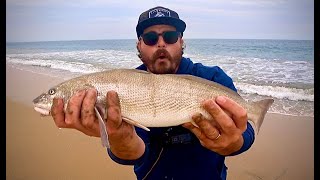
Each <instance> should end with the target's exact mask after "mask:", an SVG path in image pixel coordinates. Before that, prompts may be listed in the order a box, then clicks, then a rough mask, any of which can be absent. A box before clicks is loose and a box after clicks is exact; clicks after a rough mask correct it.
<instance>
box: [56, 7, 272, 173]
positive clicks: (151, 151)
mask: <svg viewBox="0 0 320 180" xmlns="http://www.w3.org/2000/svg"><path fill="white" fill-rule="evenodd" d="M185 28H186V24H185V22H184V21H182V20H181V19H180V18H179V16H178V14H177V13H176V12H175V11H172V10H170V9H168V8H164V7H154V8H152V9H149V10H147V11H145V12H143V13H142V14H141V15H140V17H139V20H138V24H137V26H136V32H137V37H138V41H137V50H138V56H139V58H140V59H141V61H142V62H143V64H142V65H141V66H139V67H138V68H137V69H139V70H144V71H148V72H151V73H154V74H189V75H193V76H198V77H201V78H204V79H207V80H210V81H214V82H217V83H219V84H221V85H223V86H225V87H228V88H229V89H231V90H233V91H235V92H236V88H235V87H234V84H233V81H232V79H231V78H230V77H229V76H228V75H226V74H225V72H224V71H223V70H222V69H220V68H219V67H217V66H213V67H209V66H204V65H202V64H200V63H193V62H192V61H191V60H190V59H189V58H185V57H182V55H183V50H184V48H185V44H184V40H183V38H182V37H183V32H184V31H185ZM151 83H152V82H151ZM97 94H98V92H97V90H96V89H95V88H90V89H89V90H82V91H79V92H77V93H76V94H75V95H73V96H72V97H71V98H70V100H69V101H68V104H67V108H66V110H64V102H63V100H62V99H61V98H55V99H54V103H53V106H52V109H51V115H52V117H53V119H54V122H55V123H56V125H57V126H58V127H59V128H73V129H77V130H79V131H81V132H83V133H84V134H86V135H89V136H96V137H100V136H102V135H101V131H100V130H101V129H100V128H101V127H100V128H99V120H98V118H97V116H96V111H95V110H96V109H95V106H96V102H97ZM141 99H143V97H141ZM169 100H170V99H169ZM105 101H106V109H105V113H104V112H103V110H101V109H100V110H99V111H100V112H101V114H102V118H104V121H105V123H106V127H105V128H106V131H107V138H108V140H109V148H108V149H107V152H108V154H109V156H110V158H111V159H112V160H114V161H115V162H117V163H120V164H125V165H134V171H135V174H136V176H137V179H226V177H227V167H226V166H225V163H224V162H225V157H226V156H233V155H238V154H240V153H243V152H245V151H247V150H248V149H249V148H250V147H251V145H252V144H253V142H254V139H255V132H254V130H253V128H252V126H251V124H250V123H249V122H248V113H247V110H246V109H245V108H244V107H243V106H242V105H240V104H239V103H237V102H236V101H234V100H233V99H231V98H228V97H226V96H217V97H215V98H211V99H206V100H204V101H202V103H201V106H202V108H203V109H204V110H206V111H207V112H208V114H209V115H210V116H211V117H212V119H213V120H208V118H207V117H205V116H204V115H203V114H202V113H194V114H193V115H192V120H193V122H186V123H183V124H182V125H178V126H170V127H151V128H150V131H146V130H144V129H142V128H140V127H137V126H135V123H134V121H132V123H130V119H129V121H127V120H124V118H123V116H122V112H121V111H122V109H121V108H120V105H121V102H120V100H119V97H118V93H117V92H115V91H109V92H108V93H107V95H106V98H105ZM272 102H273V101H272ZM272 102H268V105H267V107H266V110H267V109H268V108H269V106H270V105H271V103H272ZM266 110H265V112H266ZM265 112H264V114H265ZM264 114H263V116H264ZM173 116H174V115H173ZM164 119H165V118H164ZM261 123H262V120H261V122H260V125H259V127H260V126H261Z"/></svg>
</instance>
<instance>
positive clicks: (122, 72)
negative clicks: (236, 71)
mask: <svg viewBox="0 0 320 180" xmlns="http://www.w3.org/2000/svg"><path fill="white" fill-rule="evenodd" d="M88 88H96V89H97V91H98V97H97V102H96V107H102V108H101V109H104V108H103V107H105V105H106V102H105V98H106V94H107V92H108V91H110V90H114V91H116V92H117V93H118V95H119V99H120V106H121V113H122V117H123V119H124V120H125V121H127V122H129V123H131V124H134V125H136V126H138V127H141V128H144V129H146V130H149V129H148V128H147V127H166V126H176V125H180V124H183V123H185V122H192V118H191V117H192V115H193V114H195V113H201V114H202V115H203V116H204V117H206V118H208V119H210V120H212V117H211V116H210V114H209V113H208V112H206V111H205V110H204V109H203V108H202V107H201V106H200V103H201V102H202V101H203V100H205V99H210V98H215V97H217V96H220V95H223V96H227V97H229V98H231V99H233V100H234V101H235V102H237V103H238V104H240V105H242V106H243V107H244V108H245V109H246V110H247V112H248V119H249V120H250V121H252V122H253V124H254V125H255V127H256V129H257V132H258V131H259V129H260V127H261V124H262V122H263V119H264V116H265V114H266V112H267V111H268V109H269V107H270V106H271V104H272V103H273V101H274V100H273V99H264V100H261V101H257V102H248V101H246V100H244V99H243V98H242V97H241V96H240V95H238V94H237V93H236V92H234V91H232V90H231V89H229V88H226V87H224V86H222V85H220V84H218V83H214V82H212V81H208V80H206V79H202V78H199V77H195V76H191V75H173V74H162V75H160V74H152V73H148V72H145V71H140V70H135V69H115V70H109V71H103V72H98V73H91V74H85V75H82V76H79V77H76V78H73V79H70V80H67V81H65V82H62V83H60V84H58V85H56V86H54V87H52V88H51V89H49V90H48V91H47V92H45V93H43V94H41V95H40V96H38V97H37V98H35V99H34V100H33V103H34V108H35V110H36V111H37V112H39V113H41V114H42V115H50V109H51V106H52V102H53V98H55V97H59V98H63V99H64V102H65V105H64V108H65V109H66V107H67V103H68V101H69V99H70V97H71V96H72V95H73V94H75V93H76V92H77V91H79V90H83V89H88ZM95 110H96V114H97V117H98V119H99V125H100V132H101V140H102V145H103V146H107V147H108V136H107V133H106V128H105V124H104V121H103V120H102V118H101V116H100V114H99V112H98V110H97V108H96V109H95Z"/></svg>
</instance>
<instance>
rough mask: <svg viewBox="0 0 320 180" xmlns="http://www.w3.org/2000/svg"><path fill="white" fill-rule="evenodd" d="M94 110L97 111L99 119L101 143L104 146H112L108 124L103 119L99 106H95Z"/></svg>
mask: <svg viewBox="0 0 320 180" xmlns="http://www.w3.org/2000/svg"><path fill="white" fill-rule="evenodd" d="M94 110H95V112H96V115H97V117H98V121H99V127H100V136H101V144H102V146H103V147H107V148H110V144H109V138H108V133H107V128H106V124H105V122H104V121H103V119H102V117H101V115H100V113H99V111H98V109H97V107H95V108H94Z"/></svg>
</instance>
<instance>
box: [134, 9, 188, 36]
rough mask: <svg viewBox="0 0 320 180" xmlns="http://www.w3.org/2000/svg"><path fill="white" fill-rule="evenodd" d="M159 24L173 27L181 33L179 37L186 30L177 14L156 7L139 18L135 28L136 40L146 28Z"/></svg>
mask: <svg viewBox="0 0 320 180" xmlns="http://www.w3.org/2000/svg"><path fill="white" fill-rule="evenodd" d="M159 24H166V25H171V26H174V27H175V28H176V29H177V31H179V32H181V35H182V34H183V32H184V30H185V29H186V23H185V22H184V21H182V20H181V19H180V18H179V15H178V13H176V12H175V11H173V10H171V9H168V8H165V7H161V6H157V7H154V8H151V9H149V10H147V11H145V12H143V13H142V14H141V15H140V16H139V20H138V24H137V26H136V31H137V36H138V38H139V37H140V36H141V34H142V33H143V31H144V30H145V29H146V28H148V27H150V26H153V25H159Z"/></svg>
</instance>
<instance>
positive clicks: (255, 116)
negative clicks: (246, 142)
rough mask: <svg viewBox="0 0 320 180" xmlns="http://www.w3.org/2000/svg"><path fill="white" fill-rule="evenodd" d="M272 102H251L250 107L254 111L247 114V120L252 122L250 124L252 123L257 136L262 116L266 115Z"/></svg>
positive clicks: (265, 100)
mask: <svg viewBox="0 0 320 180" xmlns="http://www.w3.org/2000/svg"><path fill="white" fill-rule="evenodd" d="M273 102H274V100H273V99H263V100H260V101H256V102H252V106H251V107H255V109H254V110H252V111H249V112H248V119H250V120H252V122H253V123H254V125H255V127H256V129H257V134H258V133H259V130H260V127H261V125H262V123H263V120H264V116H265V115H266V113H267V111H268V109H269V108H270V106H271V105H272V103H273Z"/></svg>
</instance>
